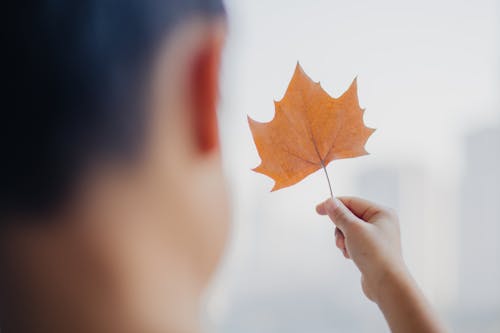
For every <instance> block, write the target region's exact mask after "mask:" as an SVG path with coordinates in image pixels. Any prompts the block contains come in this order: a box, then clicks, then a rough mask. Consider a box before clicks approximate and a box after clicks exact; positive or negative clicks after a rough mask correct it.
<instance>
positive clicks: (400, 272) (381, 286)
mask: <svg viewBox="0 0 500 333" xmlns="http://www.w3.org/2000/svg"><path fill="white" fill-rule="evenodd" d="M413 286H414V282H413V278H412V276H411V274H410V272H409V270H408V268H407V267H406V265H405V264H404V263H402V264H400V265H395V266H392V267H391V268H390V269H388V270H386V271H385V272H384V273H383V275H381V277H380V279H379V282H378V288H377V294H376V295H375V300H374V301H375V303H377V304H378V305H379V306H381V305H383V303H384V302H385V301H386V300H387V299H390V300H392V299H393V297H394V295H401V294H402V293H405V292H406V291H408V290H409V289H412V288H413Z"/></svg>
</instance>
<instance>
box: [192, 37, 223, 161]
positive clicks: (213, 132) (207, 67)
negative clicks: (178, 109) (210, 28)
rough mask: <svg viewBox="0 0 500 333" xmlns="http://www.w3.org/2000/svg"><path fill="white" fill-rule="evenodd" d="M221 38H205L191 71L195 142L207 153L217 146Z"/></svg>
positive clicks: (202, 151)
mask: <svg viewBox="0 0 500 333" xmlns="http://www.w3.org/2000/svg"><path fill="white" fill-rule="evenodd" d="M221 51H222V42H221V41H220V40H218V39H216V38H213V39H212V40H210V41H208V42H207V44H206V45H205V47H204V48H203V49H202V50H201V52H200V53H199V54H198V55H197V57H196V58H195V62H194V66H193V75H192V87H193V101H194V110H193V116H192V119H193V125H194V130H195V132H194V133H195V135H196V144H197V146H198V149H199V151H200V152H201V153H210V152H212V151H213V150H216V149H217V148H218V146H219V140H218V137H219V133H218V126H217V106H218V100H219V68H220V61H221Z"/></svg>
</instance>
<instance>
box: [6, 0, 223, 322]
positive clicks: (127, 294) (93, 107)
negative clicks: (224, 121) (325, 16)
mask: <svg viewBox="0 0 500 333" xmlns="http://www.w3.org/2000/svg"><path fill="white" fill-rule="evenodd" d="M5 14H6V16H7V17H8V18H9V19H8V22H5V23H4V24H5V25H6V27H5V28H4V29H3V30H4V34H5V38H6V40H4V43H3V44H4V49H5V51H3V53H4V57H6V61H5V62H4V64H5V69H4V75H3V77H4V87H5V88H3V92H2V94H3V101H4V106H3V111H2V121H1V122H0V124H1V125H0V126H1V128H0V133H1V134H0V135H1V137H0V154H1V156H2V159H1V162H0V168H1V172H0V232H1V234H0V236H1V237H0V242H1V243H0V249H1V253H0V258H1V265H2V268H1V270H2V277H1V279H2V280H1V283H2V286H1V288H0V290H1V291H2V293H3V295H1V296H2V299H3V300H4V301H2V302H3V303H7V304H3V306H4V311H5V308H8V310H7V311H6V313H13V312H15V311H17V310H19V309H17V310H16V307H17V308H20V307H22V308H23V309H24V310H23V311H26V312H27V316H34V317H36V316H39V317H40V318H42V317H43V316H51V315H52V316H54V314H53V312H54V309H53V308H52V309H49V308H50V306H53V307H57V306H62V305H60V304H65V306H66V307H68V308H72V307H73V308H75V307H76V308H75V309H77V308H78V306H83V305H81V304H80V305H78V304H77V303H79V301H80V300H82V302H80V303H84V301H83V299H84V298H85V297H84V296H85V295H83V292H78V291H75V290H74V288H72V286H73V285H76V286H79V288H84V286H85V285H88V284H91V285H93V286H94V287H96V288H97V289H99V288H101V289H102V290H103V295H105V294H107V293H108V292H109V294H110V295H111V294H113V293H114V294H113V295H115V296H116V295H119V297H121V298H123V299H125V301H124V302H122V303H127V302H128V301H130V302H134V303H135V304H134V305H130V306H132V307H134V306H136V307H137V308H136V309H135V310H136V312H141V311H144V313H148V315H150V316H151V317H154V314H152V313H155V311H157V312H161V313H163V314H164V312H168V311H169V310H172V308H171V307H170V308H169V309H168V310H167V309H165V308H164V307H163V308H162V306H164V305H165V303H164V302H165V298H166V297H167V295H172V294H174V295H175V293H176V292H178V294H179V296H181V295H182V292H181V291H180V290H183V289H182V288H183V287H186V288H184V289H185V290H190V292H192V293H194V294H198V293H200V292H201V290H202V288H203V287H204V285H205V284H206V283H207V281H208V278H209V277H210V275H211V274H212V272H213V270H214V268H215V267H216V264H217V262H218V261H219V259H220V256H221V253H222V249H223V246H224V243H225V239H226V233H227V222H228V221H227V220H228V214H227V202H226V194H225V186H224V181H223V177H222V170H221V166H220V160H219V157H220V156H219V151H218V140H217V137H218V133H217V126H216V107H217V100H218V75H219V74H218V69H219V61H220V52H221V48H222V46H223V39H224V35H225V14H224V7H223V4H222V0H81V1H73V0H45V1H43V0H39V1H28V2H10V4H9V6H8V9H5ZM110 276H113V278H112V279H111V278H110V280H109V281H107V280H105V278H103V277H110ZM173 281H176V283H177V282H178V284H179V283H180V284H184V285H182V286H181V285H177V286H173V285H171V283H173ZM55 289H57V290H58V291H57V292H54V290H55ZM89 290H90V289H89ZM110 290H113V291H110ZM104 291H106V292H104ZM13 294H15V297H14V295H13ZM87 296H88V297H90V296H89V295H87ZM108 296H109V295H108ZM72 297H76V301H75V302H73V303H72V305H68V304H67V302H68V301H69V299H71V298H72ZM116 297H118V296H116ZM103 298H104V296H103ZM14 299H16V300H17V301H14ZM109 299H110V298H108V299H107V300H106V301H103V302H102V306H103V307H105V306H109V305H110V303H109V302H114V301H116V298H115V299H114V300H112V301H110V300H109ZM27 300H29V302H27ZM132 300H133V301H132ZM2 302H0V303H2ZM43 303H50V304H51V305H50V306H49V307H47V309H45V310H44V309H40V307H42V306H43V305H42V304H43ZM182 303H183V302H182V301H180V300H179V308H183V306H188V305H184V304H182ZM56 304H59V305H56ZM75 304H77V305H75ZM73 310H74V309H73ZM101 310H102V309H101ZM44 311H45V312H44ZM55 311H61V312H60V314H61V316H62V317H64V314H67V313H69V312H70V310H67V308H60V309H59V308H57V309H56V310H55ZM93 311H94V312H95V316H98V314H99V313H104V312H105V311H104V310H103V311H99V309H95V310H93ZM49 312H50V313H49ZM170 312H171V313H172V312H175V311H170ZM35 313H36V315H35ZM172 315H173V316H174V315H175V314H172ZM40 318H39V319H40ZM155 318H159V317H155ZM23 319H24V318H23ZM65 319H66V320H67V321H68V322H69V321H70V319H71V318H65ZM40 320H42V319H40ZM61 325H62V324H61ZM61 327H62V326H61Z"/></svg>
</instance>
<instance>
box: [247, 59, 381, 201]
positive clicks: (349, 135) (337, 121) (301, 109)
mask: <svg viewBox="0 0 500 333" xmlns="http://www.w3.org/2000/svg"><path fill="white" fill-rule="evenodd" d="M275 109H276V112H275V115H274V118H273V120H271V121H270V122H268V123H261V122H257V121H255V120H253V119H251V118H250V117H248V123H249V125H250V130H251V131H252V135H253V139H254V142H255V145H256V147H257V151H258V153H259V156H260V158H261V160H262V163H261V164H260V165H259V166H258V167H257V168H255V169H253V171H255V172H259V173H262V174H264V175H267V176H269V177H271V178H272V179H273V180H274V181H275V185H274V187H273V189H272V191H276V190H279V189H281V188H284V187H288V186H291V185H294V184H296V183H298V182H300V181H301V180H302V179H304V178H305V177H307V176H308V175H310V174H312V173H314V172H315V171H317V170H319V169H321V168H323V169H324V170H325V173H326V175H327V178H328V173H327V172H326V166H327V165H328V164H329V163H330V162H331V161H333V160H337V159H343V158H352V157H358V156H363V155H367V154H368V153H367V151H366V150H365V144H366V142H367V140H368V138H369V137H370V136H371V135H372V134H373V132H374V131H375V130H374V129H371V128H368V127H366V126H365V124H364V122H363V114H364V109H362V108H361V107H360V106H359V101H358V92H357V80H356V79H354V81H353V83H352V84H351V86H350V87H349V89H348V90H347V91H346V92H345V93H344V94H342V96H340V97H339V98H333V97H331V96H330V95H329V94H328V93H327V92H326V91H325V90H323V88H322V87H321V85H320V83H316V82H314V81H312V80H311V79H310V78H309V77H308V76H307V74H306V73H305V72H304V70H303V69H302V67H301V66H300V64H299V63H297V67H296V69H295V73H294V75H293V78H292V80H291V82H290V85H289V86H288V89H287V91H286V93H285V96H284V97H283V99H282V100H281V101H279V102H275ZM328 182H329V183H330V181H329V179H328ZM330 191H331V185H330ZM332 196H333V193H332Z"/></svg>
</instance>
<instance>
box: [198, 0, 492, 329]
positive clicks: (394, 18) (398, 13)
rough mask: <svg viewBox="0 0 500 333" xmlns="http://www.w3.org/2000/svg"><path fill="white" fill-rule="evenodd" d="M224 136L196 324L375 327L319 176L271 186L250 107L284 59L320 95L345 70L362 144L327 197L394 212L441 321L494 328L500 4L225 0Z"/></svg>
mask: <svg viewBox="0 0 500 333" xmlns="http://www.w3.org/2000/svg"><path fill="white" fill-rule="evenodd" d="M226 4H227V7H228V12H229V20H230V34H229V39H228V46H227V49H226V54H225V60H224V70H223V82H222V97H223V101H222V105H221V114H220V123H221V136H222V145H223V154H224V160H225V168H226V171H227V174H228V178H229V184H230V191H231V196H232V200H233V207H234V211H233V216H234V218H233V220H234V224H233V231H232V234H233V235H232V236H233V237H232V240H231V242H230V244H229V247H228V253H227V256H226V258H225V261H224V264H223V266H222V267H221V270H220V273H219V275H218V277H217V278H216V279H215V281H214V285H213V288H212V290H211V292H210V294H209V297H208V299H207V304H206V320H205V322H206V323H205V324H206V331H207V332H222V333H226V332H227V333H229V332H232V333H234V332H238V333H247V332H248V333H271V332H272V333H281V332H287V333H294V332H301V333H303V332H313V333H321V332H388V328H387V327H386V324H385V322H384V320H383V317H382V315H381V314H380V312H379V311H378V309H377V307H376V306H375V305H374V304H372V303H370V302H369V301H368V300H367V299H366V298H365V297H364V295H363V294H362V291H361V287H360V282H359V280H360V276H359V273H358V272H357V270H356V268H355V267H354V265H353V263H352V262H350V261H346V260H345V259H343V257H342V255H341V254H340V252H339V251H338V250H337V249H336V248H335V244H334V238H333V232H334V228H333V226H332V224H331V223H329V222H328V220H327V219H326V218H322V217H319V216H317V215H316V214H315V211H314V207H315V205H316V204H317V203H319V202H320V201H322V200H324V199H326V198H327V197H328V196H329V191H328V186H327V182H326V180H325V178H324V175H323V174H322V173H321V172H317V173H316V174H314V175H312V176H310V177H308V178H307V179H305V180H304V181H302V182H301V183H299V184H298V185H295V186H293V187H290V188H287V189H284V190H281V191H278V192H275V193H270V192H269V191H270V189H271V187H272V184H273V181H272V180H271V179H268V178H266V177H265V176H263V175H261V174H257V173H253V172H251V171H250V169H251V168H253V167H255V166H257V165H258V164H259V157H258V155H257V151H256V149H255V146H254V144H253V141H252V138H251V133H250V130H249V129H248V125H247V120H246V117H247V115H251V116H252V118H254V119H256V120H259V121H269V120H271V119H272V117H273V114H274V105H273V101H274V100H279V99H281V98H282V96H283V94H284V92H285V89H286V87H287V84H288V82H289V80H290V79H291V76H292V73H293V70H294V68H295V64H296V62H297V61H300V62H301V64H302V66H303V67H304V69H305V71H306V72H307V73H308V74H309V75H310V76H311V77H312V78H313V79H314V80H315V81H321V83H322V86H323V87H324V88H325V89H326V90H327V91H328V92H329V93H330V94H331V95H333V96H335V97H336V96H339V95H340V94H341V93H342V92H343V91H345V90H346V89H347V87H348V86H349V84H350V83H351V81H352V80H353V78H354V77H355V76H358V85H359V96H360V102H361V106H362V107H365V108H366V109H367V112H366V113H365V122H366V124H367V125H368V126H370V127H375V128H377V129H378V131H377V132H376V133H375V134H374V135H373V136H372V138H371V139H370V140H369V143H368V145H367V149H368V151H370V152H371V155H370V156H366V157H362V158H357V159H350V160H341V161H334V162H333V163H331V164H330V165H329V167H328V170H329V173H330V176H331V178H332V179H333V190H334V192H335V193H336V194H338V195H358V196H363V197H366V198H369V199H371V200H374V201H377V202H380V203H383V204H386V205H389V206H392V207H394V208H395V209H396V210H397V211H398V212H399V214H400V218H401V226H402V237H403V247H404V254H405V257H406V260H407V263H408V265H409V267H410V269H411V271H412V272H413V274H414V276H415V278H416V279H417V281H418V282H419V284H420V285H421V286H422V288H423V289H424V291H425V293H426V294H427V296H428V297H429V298H430V300H431V302H432V303H433V304H434V306H435V307H436V308H437V309H438V311H439V312H440V314H441V315H442V317H443V318H445V320H446V322H447V324H448V325H449V327H450V328H451V329H452V331H453V332H464V333H465V332H471V333H472V332H486V333H487V332H496V333H498V332H500V245H499V240H500V97H499V96H500V94H499V92H500V1H498V0H475V1H470V0H469V1H457V0H419V1H399V0H379V1H373V0H359V1H358V0H357V1H339V0H307V1H305V0H302V1H294V0H253V1H248V0H227V1H226Z"/></svg>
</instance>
